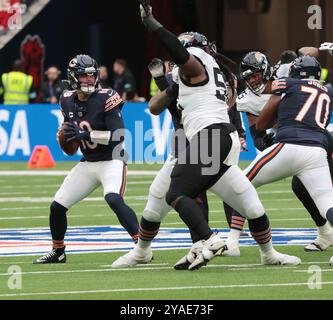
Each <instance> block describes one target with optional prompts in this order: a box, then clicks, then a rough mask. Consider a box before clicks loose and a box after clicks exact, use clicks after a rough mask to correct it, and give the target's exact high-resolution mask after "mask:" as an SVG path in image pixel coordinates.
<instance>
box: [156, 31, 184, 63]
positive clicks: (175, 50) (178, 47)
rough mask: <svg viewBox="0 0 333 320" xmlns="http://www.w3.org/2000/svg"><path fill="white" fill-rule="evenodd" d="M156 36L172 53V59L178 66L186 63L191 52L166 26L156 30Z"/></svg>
mask: <svg viewBox="0 0 333 320" xmlns="http://www.w3.org/2000/svg"><path fill="white" fill-rule="evenodd" d="M154 34H155V35H156V37H157V38H158V39H159V40H160V41H161V42H162V43H163V45H164V46H165V48H166V49H167V50H168V51H169V53H170V55H171V60H172V61H173V62H174V63H175V64H177V65H178V66H182V65H184V64H185V63H186V62H187V61H188V59H189V58H190V54H189V53H188V51H187V50H186V49H185V47H183V45H182V44H181V43H180V41H179V40H178V38H177V37H176V36H175V35H174V34H172V33H171V32H169V31H168V30H166V29H165V28H163V27H162V28H159V29H158V30H157V31H155V32H154Z"/></svg>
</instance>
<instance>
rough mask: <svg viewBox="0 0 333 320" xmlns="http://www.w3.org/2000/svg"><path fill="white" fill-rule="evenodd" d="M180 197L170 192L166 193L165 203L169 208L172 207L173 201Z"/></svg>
mask: <svg viewBox="0 0 333 320" xmlns="http://www.w3.org/2000/svg"><path fill="white" fill-rule="evenodd" d="M179 197H180V194H178V193H176V192H172V191H168V192H167V193H166V195H165V201H166V203H167V204H168V205H169V206H172V204H173V203H174V201H176V200H177V199H178V198H179Z"/></svg>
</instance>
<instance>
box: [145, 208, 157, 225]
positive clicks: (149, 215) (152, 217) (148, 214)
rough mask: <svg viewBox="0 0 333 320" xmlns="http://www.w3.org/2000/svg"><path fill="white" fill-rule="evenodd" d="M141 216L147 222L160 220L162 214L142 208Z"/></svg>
mask: <svg viewBox="0 0 333 320" xmlns="http://www.w3.org/2000/svg"><path fill="white" fill-rule="evenodd" d="M142 217H143V218H144V219H145V220H147V221H149V222H161V221H162V216H161V214H160V213H159V212H157V211H153V210H150V209H147V208H146V209H145V210H143V213H142Z"/></svg>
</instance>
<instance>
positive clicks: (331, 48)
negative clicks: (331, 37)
mask: <svg viewBox="0 0 333 320" xmlns="http://www.w3.org/2000/svg"><path fill="white" fill-rule="evenodd" d="M319 50H320V51H328V52H329V53H330V54H331V55H333V43H332V42H324V43H322V45H321V46H320V48H319Z"/></svg>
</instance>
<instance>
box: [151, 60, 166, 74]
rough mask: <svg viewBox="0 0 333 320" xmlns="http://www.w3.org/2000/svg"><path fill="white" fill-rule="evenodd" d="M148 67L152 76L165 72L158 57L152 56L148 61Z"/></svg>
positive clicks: (162, 63)
mask: <svg viewBox="0 0 333 320" xmlns="http://www.w3.org/2000/svg"><path fill="white" fill-rule="evenodd" d="M148 69H149V72H150V73H151V75H152V77H153V78H159V77H163V76H164V74H165V66H164V62H163V61H162V60H160V59H158V58H154V59H153V60H152V61H151V62H150V63H149V65H148Z"/></svg>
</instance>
